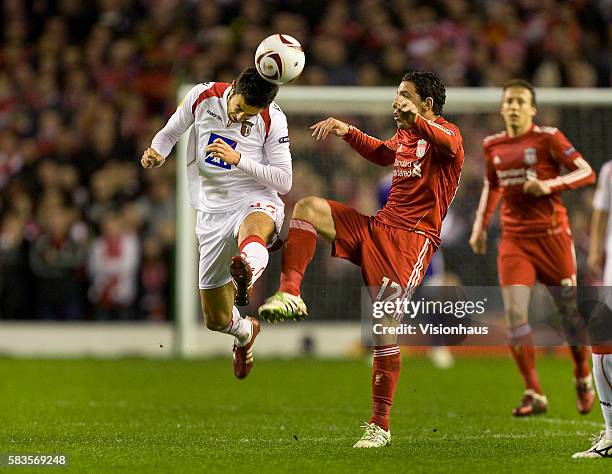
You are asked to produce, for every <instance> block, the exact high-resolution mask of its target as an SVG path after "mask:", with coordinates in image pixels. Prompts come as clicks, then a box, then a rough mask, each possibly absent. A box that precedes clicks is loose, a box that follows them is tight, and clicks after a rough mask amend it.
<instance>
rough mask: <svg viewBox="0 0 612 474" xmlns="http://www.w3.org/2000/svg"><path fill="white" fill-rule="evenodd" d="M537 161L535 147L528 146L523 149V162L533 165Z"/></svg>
mask: <svg viewBox="0 0 612 474" xmlns="http://www.w3.org/2000/svg"><path fill="white" fill-rule="evenodd" d="M537 162H538V155H537V153H536V149H535V148H532V147H529V148H525V151H523V163H524V164H526V165H527V166H533V165H535V164H536V163H537Z"/></svg>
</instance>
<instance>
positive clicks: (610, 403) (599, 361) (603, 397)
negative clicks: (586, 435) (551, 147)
mask: <svg viewBox="0 0 612 474" xmlns="http://www.w3.org/2000/svg"><path fill="white" fill-rule="evenodd" d="M611 208H612V161H608V162H606V163H604V165H603V166H602V168H601V171H600V172H599V179H598V182H597V191H596V192H595V197H594V198H593V215H592V217H591V245H590V248H589V257H588V260H587V265H588V267H589V270H590V271H591V272H592V273H593V274H594V275H596V276H600V277H603V285H604V293H603V294H602V295H601V297H602V299H603V301H602V302H600V303H599V305H598V306H597V307H596V309H595V310H594V311H593V314H592V315H591V317H590V319H589V333H590V335H591V343H592V346H591V347H592V348H593V376H594V378H595V386H596V387H597V395H598V396H599V402H600V405H601V411H602V413H603V417H604V420H605V423H606V429H605V430H603V431H602V432H601V433H599V435H598V436H596V437H594V439H593V444H592V446H591V448H590V449H588V450H586V451H583V452H579V453H576V454H574V458H612V337H611V334H610V333H611V332H612V331H611V330H612V222H611V215H610V209H611ZM604 244H605V245H604ZM604 251H605V254H606V263H605V265H604V268H603V272H602V268H601V262H602V257H603V253H604Z"/></svg>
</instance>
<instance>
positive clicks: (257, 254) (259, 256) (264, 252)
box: [241, 242, 270, 283]
mask: <svg viewBox="0 0 612 474" xmlns="http://www.w3.org/2000/svg"><path fill="white" fill-rule="evenodd" d="M241 254H242V255H243V256H244V258H246V260H247V262H249V265H250V266H251V270H253V279H252V282H253V283H255V282H256V281H257V279H258V278H259V277H260V276H261V275H262V273H263V271H264V270H265V269H266V267H267V266H268V260H269V259H270V254H269V253H268V249H267V248H266V247H265V245H261V242H249V243H248V244H246V245H245V246H244V247H243V248H242V252H241Z"/></svg>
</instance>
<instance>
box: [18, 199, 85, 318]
mask: <svg viewBox="0 0 612 474" xmlns="http://www.w3.org/2000/svg"><path fill="white" fill-rule="evenodd" d="M73 216H74V211H71V210H70V209H62V208H56V209H52V210H49V211H47V212H46V213H45V218H44V227H43V233H42V234H41V235H40V236H39V237H38V238H37V239H36V241H35V242H34V243H33V245H32V248H31V250H30V265H31V267H32V271H33V273H34V275H35V276H36V278H37V281H36V301H37V303H38V311H39V315H40V318H41V319H60V320H76V319H81V317H82V305H81V301H82V297H81V285H80V284H79V279H78V274H77V272H78V270H79V269H80V268H82V265H83V263H84V258H85V249H84V248H83V246H82V245H81V244H80V243H79V242H77V240H75V239H74V238H73V237H72V236H71V235H70V232H69V230H70V227H71V224H72V222H71V221H72V220H73V218H74V217H73Z"/></svg>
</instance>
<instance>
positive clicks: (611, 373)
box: [593, 354, 612, 439]
mask: <svg viewBox="0 0 612 474" xmlns="http://www.w3.org/2000/svg"><path fill="white" fill-rule="evenodd" d="M593 376H594V378H595V386H596V387H597V395H598V396H599V401H600V405H601V411H602V413H603V417H604V420H605V422H606V438H608V439H612V385H611V384H612V354H593Z"/></svg>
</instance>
